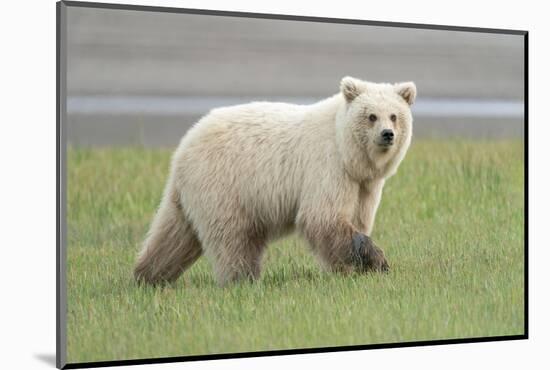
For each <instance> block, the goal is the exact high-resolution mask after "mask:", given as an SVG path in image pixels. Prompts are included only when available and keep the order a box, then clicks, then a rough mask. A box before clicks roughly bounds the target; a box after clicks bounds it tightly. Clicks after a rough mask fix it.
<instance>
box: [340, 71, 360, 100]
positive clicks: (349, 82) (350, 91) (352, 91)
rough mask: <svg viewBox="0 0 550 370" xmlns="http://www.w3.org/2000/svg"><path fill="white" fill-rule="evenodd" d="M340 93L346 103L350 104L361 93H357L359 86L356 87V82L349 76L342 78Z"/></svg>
mask: <svg viewBox="0 0 550 370" xmlns="http://www.w3.org/2000/svg"><path fill="white" fill-rule="evenodd" d="M340 91H342V94H343V95H344V98H346V101H347V102H348V103H351V102H352V101H353V99H355V98H356V97H358V96H359V94H360V93H361V92H360V91H359V86H357V80H356V79H355V78H353V77H349V76H346V77H344V78H342V81H341V82H340Z"/></svg>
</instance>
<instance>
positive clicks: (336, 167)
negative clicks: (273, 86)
mask: <svg viewBox="0 0 550 370" xmlns="http://www.w3.org/2000/svg"><path fill="white" fill-rule="evenodd" d="M340 90H341V91H340V93H338V94H336V95H334V96H332V97H330V98H327V99H325V100H322V101H320V102H318V103H315V104H312V105H293V104H284V103H268V102H256V103H250V104H244V105H238V106H233V107H225V108H218V109H214V110H212V111H211V112H210V113H209V114H208V115H206V116H205V117H203V118H202V119H201V120H200V121H198V122H197V123H196V124H195V125H194V126H193V127H192V128H191V129H190V130H189V131H188V132H187V134H186V135H185V136H184V137H183V139H182V140H181V143H180V145H179V147H178V148H177V150H176V152H175V153H174V155H173V158H172V164H171V170H170V175H169V178H168V182H167V185H166V188H165V190H164V195H163V198H162V201H161V204H160V207H159V209H158V211H157V213H156V215H155V217H154V219H153V222H152V225H151V228H150V231H149V233H148V236H147V238H146V240H145V243H144V245H143V248H142V250H141V252H140V254H139V256H138V260H137V264H136V267H135V277H136V279H137V280H138V281H143V282H147V283H152V284H155V283H160V282H169V281H173V280H175V279H177V278H178V277H179V276H180V274H181V273H182V272H183V271H184V270H185V269H186V268H188V267H189V266H190V265H191V264H193V262H195V261H196V260H197V259H198V258H199V257H200V256H201V255H202V254H204V255H205V256H206V257H207V258H208V259H209V260H210V262H211V263H212V265H213V268H214V271H215V275H216V278H217V281H218V282H219V283H220V284H222V285H223V284H225V283H227V282H230V281H234V280H237V279H242V278H248V279H255V278H258V277H259V275H260V269H261V260H262V254H263V252H264V250H265V247H266V244H267V243H268V242H269V241H270V240H273V239H275V238H278V237H281V236H283V235H285V234H287V233H289V232H291V231H293V230H295V229H296V230H297V231H299V232H300V234H301V235H303V236H304V237H305V239H306V240H307V241H308V242H309V244H310V246H311V249H312V250H313V252H314V253H315V254H316V255H317V256H319V258H320V260H321V261H322V262H323V263H324V265H326V266H327V267H328V268H329V269H331V270H335V271H347V270H351V269H354V268H355V269H361V270H368V269H372V270H386V269H387V268H388V264H387V262H386V259H385V256H384V253H383V252H382V250H380V249H379V248H378V247H376V246H375V245H374V243H373V242H372V240H371V239H370V237H368V235H370V233H371V231H372V227H373V223H374V217H375V214H376V210H377V208H378V204H379V202H380V197H381V194H382V188H383V187H384V182H385V180H386V179H387V178H388V177H389V176H391V175H393V174H394V173H395V172H396V170H397V167H398V165H399V163H400V162H401V160H402V159H403V157H404V156H405V153H406V151H407V149H408V147H409V144H410V142H411V136H412V115H411V110H410V105H411V104H413V102H414V100H415V97H416V87H415V85H414V83H412V82H405V83H398V84H377V83H371V82H366V81H362V80H358V79H355V78H351V77H345V78H344V79H342V81H341V86H340Z"/></svg>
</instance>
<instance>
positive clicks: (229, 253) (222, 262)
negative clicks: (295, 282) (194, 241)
mask: <svg viewBox="0 0 550 370" xmlns="http://www.w3.org/2000/svg"><path fill="white" fill-rule="evenodd" d="M220 239H222V240H211V241H209V242H208V243H204V250H205V255H206V257H207V258H208V259H209V260H210V261H211V263H212V266H213V269H214V274H215V277H216V280H217V282H218V284H220V285H222V286H223V285H227V284H229V283H232V282H237V281H242V280H249V281H254V280H257V279H259V278H260V274H261V267H262V257H263V253H264V250H265V247H266V243H265V238H262V237H258V235H253V236H251V235H250V234H249V233H242V234H241V236H240V237H236V236H235V234H233V235H231V236H226V237H224V238H220Z"/></svg>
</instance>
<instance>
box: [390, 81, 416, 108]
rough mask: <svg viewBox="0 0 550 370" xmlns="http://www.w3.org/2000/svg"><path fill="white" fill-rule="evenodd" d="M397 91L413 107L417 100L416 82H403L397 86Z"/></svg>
mask: <svg viewBox="0 0 550 370" xmlns="http://www.w3.org/2000/svg"><path fill="white" fill-rule="evenodd" d="M395 91H396V92H397V94H399V95H400V96H401V97H402V98H403V99H405V101H406V102H407V103H408V104H409V105H413V103H414V100H415V99H416V85H415V84H414V82H401V83H398V84H395Z"/></svg>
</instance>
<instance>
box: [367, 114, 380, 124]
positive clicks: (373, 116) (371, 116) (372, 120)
mask: <svg viewBox="0 0 550 370" xmlns="http://www.w3.org/2000/svg"><path fill="white" fill-rule="evenodd" d="M377 119H378V117H376V114H371V115H370V116H369V120H370V121H371V122H375V121H376V120H377Z"/></svg>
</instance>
